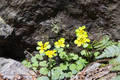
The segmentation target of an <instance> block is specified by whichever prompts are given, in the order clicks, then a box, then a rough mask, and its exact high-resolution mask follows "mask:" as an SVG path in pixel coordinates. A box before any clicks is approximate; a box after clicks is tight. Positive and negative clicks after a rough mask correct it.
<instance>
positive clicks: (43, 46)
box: [36, 41, 51, 53]
mask: <svg viewBox="0 0 120 80" xmlns="http://www.w3.org/2000/svg"><path fill="white" fill-rule="evenodd" d="M37 45H38V47H37V48H36V49H37V50H39V53H43V52H44V51H45V50H47V49H50V47H51V46H50V44H49V42H45V44H43V43H42V41H39V42H37Z"/></svg>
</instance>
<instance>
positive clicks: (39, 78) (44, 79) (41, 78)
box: [37, 76, 49, 80]
mask: <svg viewBox="0 0 120 80" xmlns="http://www.w3.org/2000/svg"><path fill="white" fill-rule="evenodd" d="M37 80H49V78H48V77H47V76H41V77H38V78H37Z"/></svg>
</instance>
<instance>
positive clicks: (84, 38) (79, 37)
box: [74, 26, 90, 47]
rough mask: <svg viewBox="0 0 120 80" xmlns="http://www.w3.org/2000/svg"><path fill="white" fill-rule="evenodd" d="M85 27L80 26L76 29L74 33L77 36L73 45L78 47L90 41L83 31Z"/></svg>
mask: <svg viewBox="0 0 120 80" xmlns="http://www.w3.org/2000/svg"><path fill="white" fill-rule="evenodd" d="M85 28H86V27H85V26H82V27H79V28H78V29H76V31H75V33H76V36H77V39H76V40H75V41H74V43H75V44H76V45H77V46H78V47H79V46H81V45H85V44H87V42H90V39H89V38H88V34H87V32H86V31H84V29H85Z"/></svg>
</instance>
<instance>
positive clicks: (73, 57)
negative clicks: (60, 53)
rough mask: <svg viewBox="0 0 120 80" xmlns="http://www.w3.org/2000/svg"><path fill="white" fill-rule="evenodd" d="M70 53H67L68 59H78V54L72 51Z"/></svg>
mask: <svg viewBox="0 0 120 80" xmlns="http://www.w3.org/2000/svg"><path fill="white" fill-rule="evenodd" d="M69 54H70V55H69V57H68V58H69V59H70V60H77V59H78V55H77V54H74V53H69Z"/></svg>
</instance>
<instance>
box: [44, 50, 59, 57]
mask: <svg viewBox="0 0 120 80" xmlns="http://www.w3.org/2000/svg"><path fill="white" fill-rule="evenodd" d="M45 55H47V56H48V57H49V58H52V57H54V56H56V55H57V54H56V50H48V51H46V52H45Z"/></svg>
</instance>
